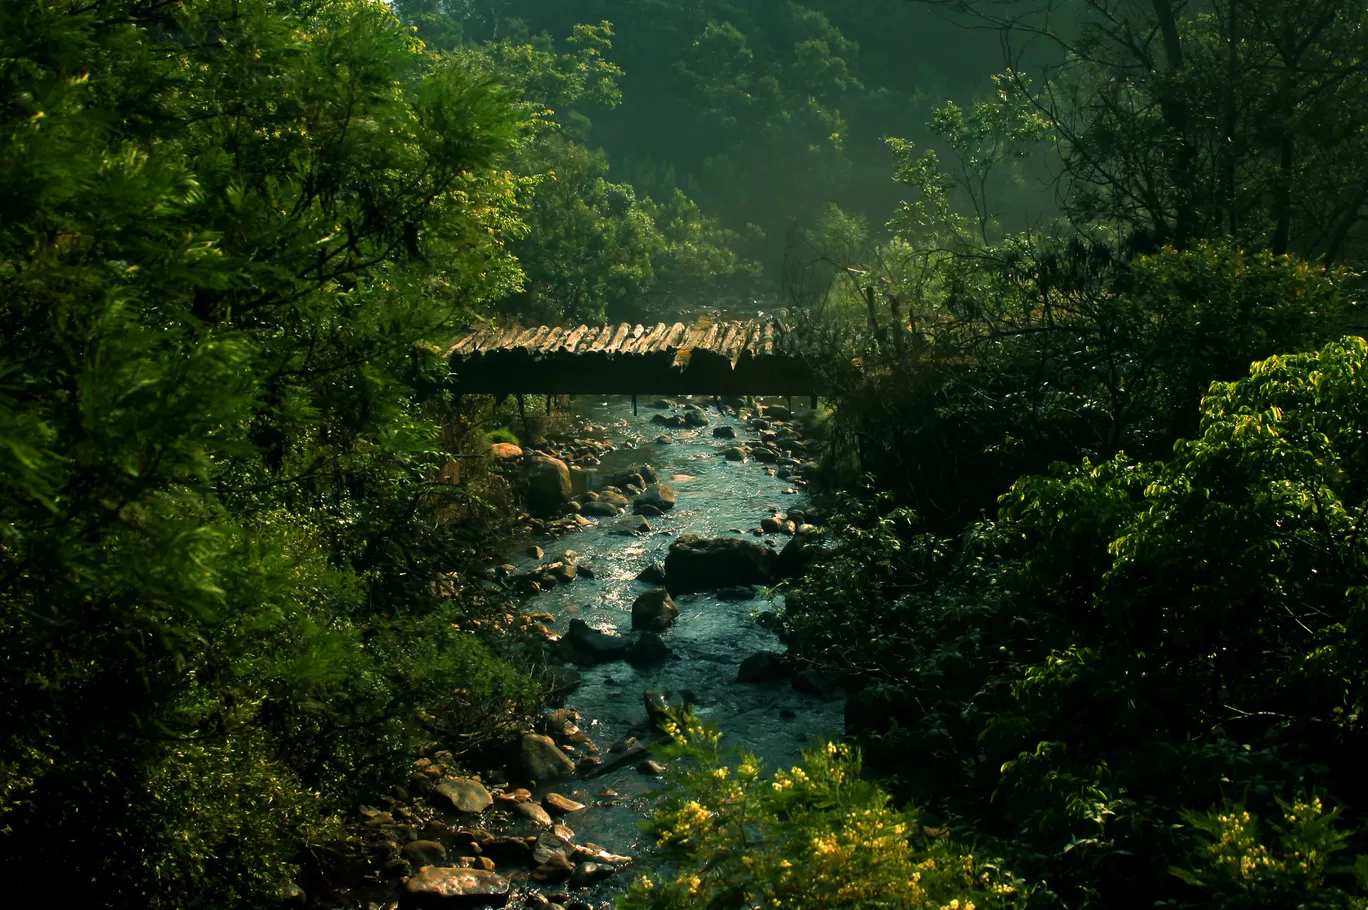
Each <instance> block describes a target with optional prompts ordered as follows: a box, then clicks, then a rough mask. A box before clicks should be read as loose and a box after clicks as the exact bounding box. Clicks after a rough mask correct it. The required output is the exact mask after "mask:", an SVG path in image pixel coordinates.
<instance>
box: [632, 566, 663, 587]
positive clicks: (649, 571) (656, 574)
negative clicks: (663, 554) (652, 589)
mask: <svg viewBox="0 0 1368 910" xmlns="http://www.w3.org/2000/svg"><path fill="white" fill-rule="evenodd" d="M636 580H637V581H644V582H646V583H647V584H648V585H663V584H664V583H665V566H664V565H663V564H661V563H658V562H653V563H651V564H650V565H648V566H647V567H646V568H644V569H642V570H641V571H640V572H638V573H637V577H636Z"/></svg>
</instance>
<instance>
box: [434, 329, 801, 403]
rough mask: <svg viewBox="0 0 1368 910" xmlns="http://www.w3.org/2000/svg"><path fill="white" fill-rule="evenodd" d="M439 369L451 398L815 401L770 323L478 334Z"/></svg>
mask: <svg viewBox="0 0 1368 910" xmlns="http://www.w3.org/2000/svg"><path fill="white" fill-rule="evenodd" d="M447 362H448V363H449V364H450V365H451V378H452V388H453V390H454V391H456V392H457V393H458V394H489V395H500V396H503V395H523V394H557V395H580V394H583V395H624V394H631V395H635V394H637V393H645V394H656V395H738V396H739V395H808V396H812V395H816V394H817V393H818V388H817V384H816V377H815V376H814V375H813V371H812V370H811V369H810V368H809V366H808V365H807V363H806V362H805V361H804V358H803V356H802V354H801V353H799V344H798V339H797V338H796V336H794V335H793V333H791V332H790V331H788V330H787V329H785V328H784V327H783V326H781V325H778V324H776V323H772V322H756V321H750V322H716V323H712V324H710V325H706V326H695V327H693V328H687V327H685V326H684V324H683V323H675V324H674V325H666V324H664V323H661V324H659V325H655V326H642V325H629V324H628V323H625V322H624V323H621V324H620V325H604V326H587V325H581V326H576V327H573V328H552V327H550V326H539V327H537V328H530V329H523V328H512V329H501V328H485V329H481V330H479V331H475V332H471V333H470V334H468V335H466V336H464V337H462V338H461V339H460V340H458V341H457V342H456V343H455V344H454V345H452V347H451V349H450V350H449V351H448V352H447Z"/></svg>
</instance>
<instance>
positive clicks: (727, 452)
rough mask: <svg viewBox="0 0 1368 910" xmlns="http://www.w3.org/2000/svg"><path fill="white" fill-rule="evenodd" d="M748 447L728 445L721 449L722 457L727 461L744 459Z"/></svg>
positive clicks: (747, 453)
mask: <svg viewBox="0 0 1368 910" xmlns="http://www.w3.org/2000/svg"><path fill="white" fill-rule="evenodd" d="M749 454H750V449H748V448H746V447H745V446H728V447H727V448H725V449H723V450H722V457H723V458H725V459H727V460H728V461H745V460H746V456H747V455H749Z"/></svg>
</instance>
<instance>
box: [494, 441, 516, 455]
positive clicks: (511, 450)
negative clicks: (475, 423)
mask: <svg viewBox="0 0 1368 910" xmlns="http://www.w3.org/2000/svg"><path fill="white" fill-rule="evenodd" d="M522 453H523V450H522V449H520V448H519V447H518V446H515V445H514V444H513V443H511V442H496V443H493V444H491V445H490V447H489V454H490V455H493V456H494V457H495V458H521V457H522Z"/></svg>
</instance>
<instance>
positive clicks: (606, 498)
mask: <svg viewBox="0 0 1368 910" xmlns="http://www.w3.org/2000/svg"><path fill="white" fill-rule="evenodd" d="M599 502H611V503H612V504H613V505H615V506H617V507H618V508H619V509H625V508H627V497H626V496H623V495H622V494H621V493H619V492H617V491H616V490H604V491H603V492H601V493H599Z"/></svg>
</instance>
